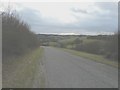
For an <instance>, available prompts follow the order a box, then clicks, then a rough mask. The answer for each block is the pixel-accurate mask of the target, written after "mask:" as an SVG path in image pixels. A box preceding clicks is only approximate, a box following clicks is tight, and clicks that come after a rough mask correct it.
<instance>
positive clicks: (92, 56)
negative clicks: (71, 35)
mask: <svg viewBox="0 0 120 90" xmlns="http://www.w3.org/2000/svg"><path fill="white" fill-rule="evenodd" d="M62 49H63V48H62ZM63 50H64V51H67V52H70V53H72V54H74V55H77V56H81V57H83V58H87V59H90V60H94V61H96V62H99V63H103V64H107V65H111V66H113V67H116V68H118V63H117V62H114V61H110V60H108V59H106V58H104V57H103V56H102V55H95V54H89V53H86V52H81V51H75V50H70V49H63Z"/></svg>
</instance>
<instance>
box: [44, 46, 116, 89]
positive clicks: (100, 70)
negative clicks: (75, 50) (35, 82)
mask: <svg viewBox="0 0 120 90" xmlns="http://www.w3.org/2000/svg"><path fill="white" fill-rule="evenodd" d="M44 49H45V52H44V64H45V71H46V83H47V84H46V88H117V87H118V69H117V68H114V67H111V66H109V65H105V64H101V63H97V62H94V61H92V60H88V59H84V58H82V57H79V56H75V55H72V54H71V53H68V52H65V51H63V50H60V49H56V48H53V47H44Z"/></svg>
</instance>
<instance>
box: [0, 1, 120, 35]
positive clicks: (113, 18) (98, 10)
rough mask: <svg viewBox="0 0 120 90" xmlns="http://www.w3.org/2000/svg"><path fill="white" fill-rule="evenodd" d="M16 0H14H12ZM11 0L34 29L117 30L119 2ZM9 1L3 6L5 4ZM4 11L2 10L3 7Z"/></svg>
mask: <svg viewBox="0 0 120 90" xmlns="http://www.w3.org/2000/svg"><path fill="white" fill-rule="evenodd" d="M11 1H13V0H11ZM11 1H9V4H10V7H11V8H12V9H15V10H16V11H17V12H18V13H19V14H20V16H21V17H22V19H23V20H24V21H26V22H27V23H28V24H30V26H31V30H32V31H33V32H35V33H41V34H44V33H45V34H60V35H66V34H70V35H77V34H111V33H114V32H116V31H117V29H118V28H117V25H118V23H117V20H118V3H117V0H111V2H99V1H100V0H98V1H97V0H92V1H91V2H88V1H87V0H85V1H84V2H81V0H79V1H80V2H78V1H76V0H75V1H74V2H72V0H70V1H67V0H66V1H64V2H63V1H62V2H54V0H52V1H53V2H50V1H49V2H48V1H47V0H44V1H42V0H41V1H39V2H36V1H37V0H34V2H30V1H29V2H27V1H26V2H25V0H24V1H21V2H19V1H16V0H14V1H15V2H11ZM5 3H8V1H7V0H5V1H4V3H3V4H2V5H1V6H2V7H1V8H3V7H5V5H7V4H5ZM0 10H2V9H0Z"/></svg>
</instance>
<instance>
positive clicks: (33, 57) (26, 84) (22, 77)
mask: <svg viewBox="0 0 120 90" xmlns="http://www.w3.org/2000/svg"><path fill="white" fill-rule="evenodd" d="M42 53H43V48H37V49H35V50H33V51H30V52H29V53H27V54H26V55H24V56H22V57H19V58H9V60H6V61H5V62H4V63H3V88H32V86H33V81H34V74H35V73H36V72H37V70H38V69H37V66H38V65H39V61H40V60H41V58H42Z"/></svg>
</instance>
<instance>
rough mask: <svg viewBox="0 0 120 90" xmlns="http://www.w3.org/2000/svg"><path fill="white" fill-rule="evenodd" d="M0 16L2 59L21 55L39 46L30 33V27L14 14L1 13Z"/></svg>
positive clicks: (35, 38) (36, 39) (33, 35)
mask: <svg viewBox="0 0 120 90" xmlns="http://www.w3.org/2000/svg"><path fill="white" fill-rule="evenodd" d="M1 15H2V54H3V59H4V58H6V57H9V56H19V55H22V54H24V53H25V52H27V51H28V50H30V49H34V48H36V47H38V46H39V45H40V44H39V40H38V38H37V36H36V35H35V34H34V33H33V32H31V31H30V26H29V25H28V24H27V23H25V22H24V21H22V20H21V19H20V18H19V16H18V15H17V14H16V13H12V12H2V14H1Z"/></svg>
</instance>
